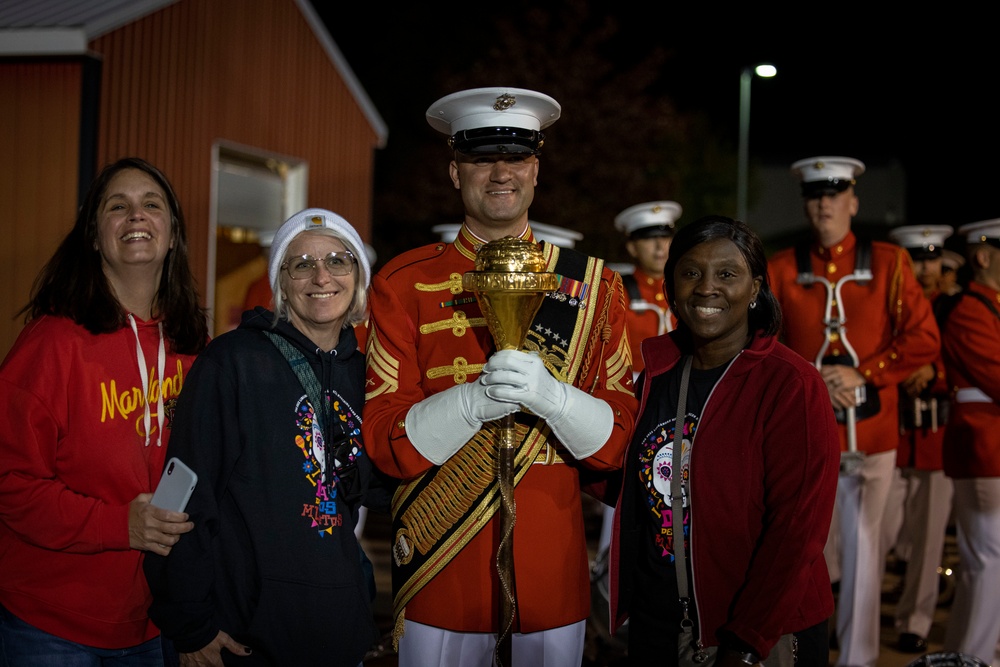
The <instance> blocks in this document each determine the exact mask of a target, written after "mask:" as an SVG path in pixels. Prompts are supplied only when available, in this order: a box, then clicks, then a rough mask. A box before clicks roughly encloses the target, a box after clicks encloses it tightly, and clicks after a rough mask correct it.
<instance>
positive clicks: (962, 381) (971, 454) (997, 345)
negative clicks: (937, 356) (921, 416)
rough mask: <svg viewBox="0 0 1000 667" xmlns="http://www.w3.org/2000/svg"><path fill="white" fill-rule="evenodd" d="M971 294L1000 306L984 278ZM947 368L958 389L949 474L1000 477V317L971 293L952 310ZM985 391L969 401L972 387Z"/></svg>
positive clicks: (948, 437)
mask: <svg viewBox="0 0 1000 667" xmlns="http://www.w3.org/2000/svg"><path fill="white" fill-rule="evenodd" d="M967 291H968V292H975V293H978V294H981V295H983V296H984V297H986V298H987V299H988V300H989V302H990V303H992V304H993V306H994V307H996V308H998V309H1000V292H997V291H996V290H994V289H992V288H990V287H987V286H986V285H983V284H982V283H979V282H972V283H970V284H969V287H968V290H967ZM942 349H943V355H944V363H945V372H946V373H947V376H948V382H949V384H951V385H952V388H953V389H954V390H955V391H956V394H957V395H956V396H955V399H954V401H953V402H952V411H951V421H949V422H948V428H947V429H946V431H945V441H944V472H945V474H946V475H948V476H949V477H954V478H956V479H962V478H968V477H1000V318H998V317H997V316H996V315H994V314H993V313H992V312H990V310H989V308H987V307H986V305H985V304H984V303H982V302H980V301H979V300H978V299H976V298H975V297H972V296H969V295H968V294H967V295H965V296H964V297H962V298H961V300H960V301H959V302H958V304H957V305H956V306H955V307H954V308H953V309H952V311H951V315H950V316H949V317H948V321H947V323H946V324H945V326H944V335H943V343H942ZM972 387H975V388H977V389H979V391H980V392H981V393H982V395H980V396H979V397H978V400H975V401H966V400H963V397H964V396H965V395H966V394H969V393H970V392H968V391H962V390H963V389H964V390H968V389H969V388H972Z"/></svg>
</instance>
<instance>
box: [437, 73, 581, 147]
mask: <svg viewBox="0 0 1000 667" xmlns="http://www.w3.org/2000/svg"><path fill="white" fill-rule="evenodd" d="M561 112H562V107H560V106H559V103H558V102H556V101H555V100H554V99H552V98H551V97H549V96H548V95H545V94H543V93H538V92H535V91H533V90H525V89H523V88H474V89H472V90H463V91H460V92H457V93H452V94H451V95H446V96H445V97H442V98H441V99H439V100H438V101H437V102H435V103H434V104H432V105H431V106H430V107H429V108H428V109H427V113H426V117H427V122H428V123H430V126H431V127H433V128H434V129H435V130H437V131H438V132H442V133H444V134H447V135H448V136H449V144H450V145H451V147H452V148H454V149H455V150H457V151H461V152H464V153H473V152H475V153H534V152H536V151H537V150H538V149H539V148H541V146H542V143H543V141H544V135H543V134H542V132H541V130H543V129H545V128H546V127H548V126H549V125H551V124H552V123H554V122H556V121H557V120H558V119H559V115H560V113H561Z"/></svg>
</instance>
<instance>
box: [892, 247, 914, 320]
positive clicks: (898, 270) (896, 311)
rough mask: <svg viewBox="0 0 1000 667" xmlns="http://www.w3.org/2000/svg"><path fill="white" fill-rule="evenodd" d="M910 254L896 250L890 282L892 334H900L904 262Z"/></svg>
mask: <svg viewBox="0 0 1000 667" xmlns="http://www.w3.org/2000/svg"><path fill="white" fill-rule="evenodd" d="M909 257H910V256H909V255H908V254H907V253H906V252H905V251H903V250H899V251H897V252H896V266H895V268H894V269H893V272H892V282H891V283H889V312H890V313H892V315H893V317H892V335H893V336H898V335H899V323H900V322H902V320H903V299H902V296H901V295H902V293H903V262H904V261H909Z"/></svg>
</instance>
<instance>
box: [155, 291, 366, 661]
mask: <svg viewBox="0 0 1000 667" xmlns="http://www.w3.org/2000/svg"><path fill="white" fill-rule="evenodd" d="M272 318H273V315H272V313H270V312H269V311H267V310H265V309H263V308H257V309H256V310H254V311H252V312H250V311H248V312H247V313H244V316H243V322H242V323H241V324H240V327H239V328H238V329H236V330H235V331H231V332H229V333H226V334H223V335H221V336H219V337H218V338H216V339H215V340H213V341H212V342H211V343H210V344H209V345H208V346H207V348H206V349H205V350H204V352H202V353H201V354H200V355H199V357H198V358H197V360H196V361H195V363H194V365H193V366H192V368H191V371H190V374H189V375H188V376H187V377H186V378H184V382H183V384H184V385H185V386H184V387H183V389H182V391H181V394H180V398H179V399H178V402H177V407H176V413H175V415H174V418H173V421H172V425H173V430H172V432H171V436H170V444H169V449H168V451H167V456H168V457H171V456H176V457H178V458H180V459H181V460H182V461H184V462H185V463H187V464H188V465H189V466H191V467H192V468H193V469H194V471H195V472H196V473H197V474H198V484H197V486H196V487H195V490H194V494H193V495H192V497H191V500H190V502H189V504H188V507H187V512H188V513H189V514H190V517H191V521H193V522H194V524H195V527H194V530H193V531H192V532H190V533H187V534H185V535H182V536H181V539H180V541H179V542H178V543H177V545H175V546H174V548H173V549H172V551H171V553H170V555H169V556H168V557H162V556H157V555H155V554H152V553H148V554H147V555H146V558H145V564H144V569H145V573H146V579H147V581H148V582H149V586H150V589H151V591H152V594H153V604H152V606H151V607H150V610H149V614H150V617H151V618H152V619H153V622H154V623H156V625H157V626H158V627H159V628H160V629H161V631H162V632H163V634H164V636H166V637H167V638H168V639H172V640H173V641H174V644H175V646H176V648H177V650H179V651H181V652H193V651H196V650H199V649H201V648H203V647H204V646H205V645H207V644H208V643H209V642H211V641H212V640H213V639H214V638H215V636H216V635H217V634H218V632H219V630H223V631H225V632H227V633H228V634H229V635H231V636H232V637H233V638H234V639H235V640H236V641H238V642H241V643H243V644H245V645H247V646H249V647H250V648H251V649H252V650H253V654H252V655H251V656H249V657H236V656H233V655H232V654H230V653H228V652H227V651H223V657H224V658H225V659H226V663H227V664H239V665H264V664H267V665H289V666H294V667H309V666H310V665H324V666H338V665H344V666H350V667H355V666H356V665H358V664H359V663H360V662H361V660H362V658H363V656H364V654H365V652H366V651H367V650H368V649H369V648H370V647H371V646H372V644H373V642H374V641H375V640H376V638H377V636H378V631H377V629H376V627H375V623H374V620H373V617H372V610H371V598H370V594H369V588H368V581H367V579H366V577H365V575H364V574H363V572H362V567H361V557H360V547H359V545H358V542H357V540H356V539H355V535H354V527H355V524H356V521H357V518H358V507H357V505H354V506H348V504H347V503H345V502H344V500H343V494H342V493H341V491H342V489H339V488H338V486H342V485H340V483H339V479H338V477H337V475H335V474H333V473H332V470H329V469H326V470H324V468H331V467H332V466H331V465H330V464H328V463H327V460H332V457H326V456H325V455H324V452H323V449H322V440H321V439H319V438H317V437H316V436H317V430H318V429H316V428H314V426H313V422H314V420H313V406H312V404H311V403H310V402H309V400H308V398H307V396H306V391H305V389H303V387H302V385H301V384H300V382H299V379H298V377H297V376H296V375H295V373H294V371H293V370H292V368H291V367H290V365H289V363H288V361H287V360H286V359H285V357H284V355H283V354H282V353H281V352H280V351H279V350H278V348H277V347H276V346H275V345H274V344H273V343H272V341H271V339H270V338H268V337H267V335H266V334H265V332H275V333H277V334H279V335H280V336H282V337H283V338H285V339H286V340H288V341H290V342H291V343H292V345H293V346H294V347H295V348H297V349H298V350H299V351H300V352H301V353H302V354H303V355H304V357H305V359H307V360H308V362H309V364H310V365H311V366H312V369H313V371H314V372H315V374H316V378H317V379H318V380H319V383H320V386H321V387H322V389H323V390H324V392H328V393H329V395H330V396H331V398H332V407H333V417H334V418H333V420H332V421H333V422H334V426H332V427H330V428H328V429H327V430H328V431H332V432H333V436H334V437H335V438H336V437H343V436H346V437H348V438H351V439H352V440H353V441H354V442H353V444H354V445H356V446H357V447H358V448H359V449H361V433H360V428H361V409H362V405H363V403H364V378H365V363H364V355H363V354H361V353H360V352H359V351H358V350H357V339H356V337H355V335H354V331H353V329H351V328H347V329H345V330H343V332H342V333H341V336H340V342H339V344H338V345H337V348H336V349H335V350H333V351H332V352H323V351H321V350H318V349H317V348H316V346H315V345H314V344H313V343H312V342H311V341H310V340H309V339H308V338H307V337H306V336H304V335H303V334H302V333H301V332H299V331H298V330H297V329H295V328H294V327H293V326H291V325H290V324H289V323H288V322H287V321H284V320H283V321H280V322H279V323H278V326H277V327H274V328H272V327H271V320H272ZM323 435H327V438H326V439H327V440H329V439H330V436H329V435H328V434H327V433H326V432H324V434H323ZM357 463H358V466H359V472H360V479H361V484H362V487H363V488H362V491H363V492H364V490H365V489H366V488H367V486H368V483H369V482H370V480H371V476H372V468H371V464H370V461H369V459H368V457H367V456H365V455H364V454H363V450H362V453H361V454H360V456H359V457H358V459H357ZM365 504H369V503H367V502H366V503H365ZM380 509H381V508H380Z"/></svg>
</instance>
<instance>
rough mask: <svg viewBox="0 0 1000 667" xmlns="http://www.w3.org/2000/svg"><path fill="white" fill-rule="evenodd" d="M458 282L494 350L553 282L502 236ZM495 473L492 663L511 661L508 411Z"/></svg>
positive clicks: (514, 334) (528, 318)
mask: <svg viewBox="0 0 1000 667" xmlns="http://www.w3.org/2000/svg"><path fill="white" fill-rule="evenodd" d="M462 286H463V287H464V288H465V289H467V290H469V291H470V292H472V293H473V294H475V295H476V300H477V301H478V302H479V307H480V309H481V310H482V311H483V316H484V317H485V318H486V325H487V326H488V327H489V330H490V334H492V335H493V342H494V343H496V346H497V350H519V349H521V346H523V345H524V340H525V337H526V336H527V334H528V329H529V327H531V322H532V321H533V320H534V319H535V315H536V314H537V313H538V309H539V308H541V306H542V301H543V300H544V299H545V294H546V293H547V292H554V291H555V290H556V289H557V288H558V287H559V279H558V277H557V276H556V274H554V273H547V272H546V271H545V257H544V256H543V255H542V251H541V249H540V248H539V247H538V245H537V244H535V243H532V242H531V241H524V240H522V239H518V238H514V237H513V236H507V237H504V238H502V239H499V240H496V241H490V242H489V243H486V244H484V245H483V246H482V247H480V248H479V250H478V252H476V270H475V271H469V272H468V273H466V274H465V275H464V276H463V277H462ZM498 421H499V423H500V441H499V443H498V449H497V457H496V458H497V464H496V470H495V471H494V472H495V474H496V479H497V483H498V486H499V488H500V507H499V514H500V546H499V548H498V549H497V575H498V576H499V578H500V589H501V590H500V627H499V628H498V632H497V647H496V658H497V665H498V667H509V666H510V664H511V662H510V659H511V630H512V628H513V626H514V613H515V611H516V609H517V595H516V593H515V589H514V542H513V538H514V522H515V520H516V517H517V510H516V508H515V506H514V455H515V453H516V450H517V426H516V424H515V422H514V415H513V414H509V415H507V416H506V417H502V418H501V419H500V420H498Z"/></svg>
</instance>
